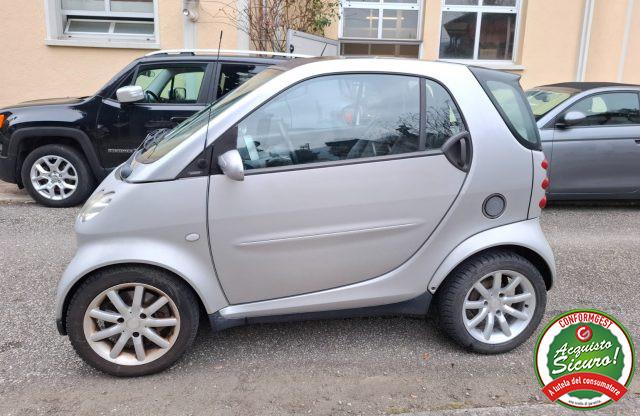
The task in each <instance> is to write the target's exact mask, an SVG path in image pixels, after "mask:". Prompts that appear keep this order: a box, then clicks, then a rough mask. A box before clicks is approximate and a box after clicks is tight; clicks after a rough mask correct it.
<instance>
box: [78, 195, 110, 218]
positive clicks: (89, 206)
mask: <svg viewBox="0 0 640 416" xmlns="http://www.w3.org/2000/svg"><path fill="white" fill-rule="evenodd" d="M114 194H115V192H103V191H101V192H98V193H96V194H95V195H93V196H92V197H91V198H89V200H88V201H87V202H86V203H85V204H84V206H83V207H82V210H81V211H80V214H79V215H78V218H80V221H82V222H87V221H89V220H90V219H92V218H93V217H95V216H96V215H98V214H100V212H102V210H103V209H105V208H106V207H107V205H109V203H110V202H111V200H112V199H113V195H114Z"/></svg>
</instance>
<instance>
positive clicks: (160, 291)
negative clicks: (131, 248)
mask: <svg viewBox="0 0 640 416" xmlns="http://www.w3.org/2000/svg"><path fill="white" fill-rule="evenodd" d="M198 321H199V309H198V302H197V300H196V299H195V298H194V295H193V293H192V291H191V290H190V288H188V287H187V286H186V284H184V283H183V282H182V281H180V280H178V279H177V278H175V277H174V276H172V275H171V274H169V273H165V272H163V271H161V270H157V269H152V268H143V267H126V268H116V269H111V270H105V271H101V272H99V273H97V274H95V275H93V276H91V277H90V278H89V279H88V280H87V281H86V282H84V283H83V284H82V285H81V286H80V287H79V288H78V290H77V291H76V293H75V294H74V296H73V298H72V300H71V302H70V303H69V309H68V313H67V322H66V325H67V332H68V334H69V339H70V340H71V344H72V345H73V347H74V348H75V350H76V351H77V352H78V354H79V355H80V357H82V359H84V360H85V361H86V362H87V363H88V364H90V365H91V366H93V367H94V368H97V369H98V370H101V371H104V372H106V373H109V374H112V375H116V376H141V375H146V374H152V373H156V372H158V371H162V370H164V369H166V368H168V367H169V366H171V365H172V364H173V363H174V362H175V361H176V360H177V359H178V358H180V356H182V354H183V353H184V351H185V350H186V349H187V348H188V347H189V346H190V345H191V344H192V342H193V340H194V339H195V336H196V333H197V330H198Z"/></svg>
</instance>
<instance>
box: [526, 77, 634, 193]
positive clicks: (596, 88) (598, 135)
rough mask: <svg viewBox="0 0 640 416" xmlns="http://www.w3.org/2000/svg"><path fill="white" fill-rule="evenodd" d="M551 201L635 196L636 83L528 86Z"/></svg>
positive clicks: (577, 83)
mask: <svg viewBox="0 0 640 416" xmlns="http://www.w3.org/2000/svg"><path fill="white" fill-rule="evenodd" d="M526 94H527V98H528V100H529V103H530V104H531V107H532V110H533V113H534V115H535V117H536V120H537V124H538V127H539V128H540V136H541V138H542V147H543V150H544V153H545V155H546V157H547V160H548V161H549V165H550V167H549V172H548V176H549V180H550V184H549V188H548V190H547V195H548V197H549V198H550V199H553V200H561V199H564V200H578V199H638V198H640V100H639V94H640V86H637V85H626V84H613V83H595V82H568V83H561V84H553V85H545V86H541V87H536V88H534V89H531V90H528V91H527V93H526Z"/></svg>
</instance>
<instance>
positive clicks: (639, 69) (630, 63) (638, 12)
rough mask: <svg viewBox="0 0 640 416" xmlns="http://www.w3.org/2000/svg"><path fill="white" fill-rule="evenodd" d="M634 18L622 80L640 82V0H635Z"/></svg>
mask: <svg viewBox="0 0 640 416" xmlns="http://www.w3.org/2000/svg"><path fill="white" fill-rule="evenodd" d="M632 15H633V20H632V24H631V31H630V33H629V47H628V52H627V58H626V60H625V64H624V72H623V77H622V80H623V81H624V82H630V83H633V84H640V0H635V3H634V7H633V13H632Z"/></svg>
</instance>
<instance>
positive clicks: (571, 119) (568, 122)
mask: <svg viewBox="0 0 640 416" xmlns="http://www.w3.org/2000/svg"><path fill="white" fill-rule="evenodd" d="M586 118H587V115H586V114H585V113H583V112H582V111H569V112H568V113H566V114H565V115H564V116H562V118H561V119H560V123H558V125H559V126H561V127H571V126H575V125H577V124H580V123H582V122H583V121H584V120H585V119H586Z"/></svg>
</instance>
